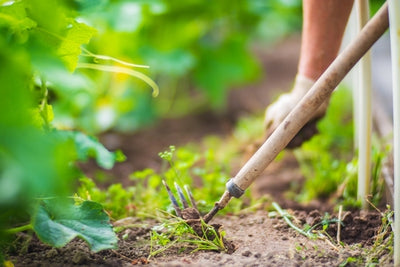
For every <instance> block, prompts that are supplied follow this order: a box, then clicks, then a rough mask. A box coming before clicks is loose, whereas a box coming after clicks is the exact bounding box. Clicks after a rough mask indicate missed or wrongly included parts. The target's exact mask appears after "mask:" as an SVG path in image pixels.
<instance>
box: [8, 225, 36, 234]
mask: <svg viewBox="0 0 400 267" xmlns="http://www.w3.org/2000/svg"><path fill="white" fill-rule="evenodd" d="M32 229H33V226H32V224H26V225H22V226H18V227H15V228H10V229H7V230H6V233H7V234H11V235H13V234H16V233H19V232H23V231H27V230H32Z"/></svg>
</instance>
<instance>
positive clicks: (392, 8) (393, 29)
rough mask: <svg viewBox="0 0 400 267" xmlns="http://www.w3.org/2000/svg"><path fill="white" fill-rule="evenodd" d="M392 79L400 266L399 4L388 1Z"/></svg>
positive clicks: (397, 260)
mask: <svg viewBox="0 0 400 267" xmlns="http://www.w3.org/2000/svg"><path fill="white" fill-rule="evenodd" d="M388 4H389V24H390V45H391V56H392V77H393V139H394V140H393V144H394V148H393V162H394V214H395V220H394V259H393V260H394V266H396V267H399V266H400V53H399V50H400V2H399V0H389V1H388Z"/></svg>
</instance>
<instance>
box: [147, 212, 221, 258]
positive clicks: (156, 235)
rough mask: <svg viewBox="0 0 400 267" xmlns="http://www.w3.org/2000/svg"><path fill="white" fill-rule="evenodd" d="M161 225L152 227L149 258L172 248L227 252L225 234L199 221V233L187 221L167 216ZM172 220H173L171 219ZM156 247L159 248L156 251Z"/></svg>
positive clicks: (170, 215)
mask: <svg viewBox="0 0 400 267" xmlns="http://www.w3.org/2000/svg"><path fill="white" fill-rule="evenodd" d="M166 215H168V217H166V218H165V219H164V222H163V223H162V224H161V225H157V226H155V227H153V229H152V231H151V234H150V236H151V238H150V254H149V258H148V259H150V257H154V256H156V255H158V254H160V253H162V252H164V251H166V250H168V249H171V248H173V247H175V248H177V249H178V250H179V251H181V249H185V248H190V249H191V252H192V253H193V252H196V251H198V250H215V251H227V247H225V244H224V236H225V232H224V231H220V230H219V229H216V228H215V227H214V226H212V225H208V224H206V223H205V222H204V221H203V220H200V224H201V231H195V230H194V228H193V227H192V226H191V225H189V224H188V222H187V221H185V220H183V219H181V218H179V217H175V216H173V215H172V214H168V213H166ZM171 218H173V220H172V219H171ZM156 246H158V247H159V248H158V249H156Z"/></svg>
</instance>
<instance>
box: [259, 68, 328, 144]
mask: <svg viewBox="0 0 400 267" xmlns="http://www.w3.org/2000/svg"><path fill="white" fill-rule="evenodd" d="M314 83H315V82H314V81H313V80H311V79H309V78H307V77H305V76H302V75H299V74H298V75H297V76H296V79H295V83H294V86H293V89H292V90H291V91H290V92H289V93H285V94H283V95H281V96H280V97H279V98H278V100H276V101H275V102H274V103H272V104H271V105H269V106H268V107H267V109H266V111H265V120H264V124H265V128H266V133H267V137H269V136H270V135H271V134H272V132H273V131H274V130H275V129H276V128H277V127H278V126H279V124H280V123H281V122H282V121H283V120H284V119H285V118H286V116H287V115H288V114H289V113H290V111H291V110H292V109H293V108H294V107H295V106H296V104H297V103H298V102H300V100H301V99H302V98H303V96H304V95H305V94H306V93H307V92H308V90H309V89H310V88H311V87H312V86H313V85H314ZM327 106H328V101H325V102H324V103H323V104H322V105H321V106H320V107H319V108H318V110H317V111H316V112H315V114H314V116H313V118H314V119H318V118H321V117H323V116H324V114H325V111H326V108H327ZM310 122H311V123H312V125H311V129H309V130H307V131H306V133H305V135H304V137H301V138H300V139H301V140H300V141H299V140H297V141H296V142H295V143H296V144H292V147H293V146H298V145H300V144H301V143H302V141H305V140H307V139H309V138H310V137H311V136H312V135H313V134H315V132H316V127H315V122H316V120H313V119H311V120H310ZM306 126H307V124H306ZM306 126H304V127H303V129H305V128H306ZM309 128H310V127H309ZM303 129H302V130H301V131H300V133H299V134H298V135H302V133H301V132H302V131H303ZM294 139H295V138H294ZM294 139H293V140H294ZM289 147H290V145H289Z"/></svg>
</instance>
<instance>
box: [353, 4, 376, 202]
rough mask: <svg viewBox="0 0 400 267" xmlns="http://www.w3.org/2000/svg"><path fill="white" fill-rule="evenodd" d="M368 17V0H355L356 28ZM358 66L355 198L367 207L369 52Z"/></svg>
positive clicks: (368, 169) (370, 95) (369, 129)
mask: <svg viewBox="0 0 400 267" xmlns="http://www.w3.org/2000/svg"><path fill="white" fill-rule="evenodd" d="M368 18H369V3H368V0H357V21H358V29H359V31H361V29H362V28H363V27H364V25H365V24H366V23H367V21H368ZM357 67H358V72H359V74H358V88H356V90H357V96H358V99H357V100H356V101H359V102H358V105H357V108H358V112H357V114H358V120H357V121H356V124H357V125H356V127H357V131H356V134H357V141H358V146H357V147H358V190H357V198H358V200H359V201H361V205H362V208H364V209H365V208H366V207H367V196H368V194H369V188H370V186H369V185H370V180H371V179H370V177H371V132H372V112H371V105H372V101H371V98H372V86H371V53H370V52H367V53H366V54H365V55H364V56H363V57H362V58H361V60H360V62H359V63H358V65H357Z"/></svg>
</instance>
